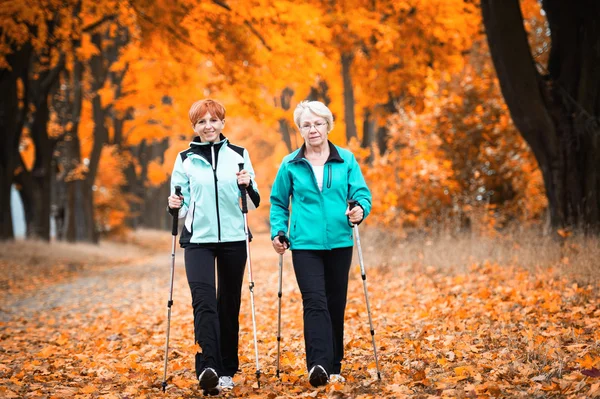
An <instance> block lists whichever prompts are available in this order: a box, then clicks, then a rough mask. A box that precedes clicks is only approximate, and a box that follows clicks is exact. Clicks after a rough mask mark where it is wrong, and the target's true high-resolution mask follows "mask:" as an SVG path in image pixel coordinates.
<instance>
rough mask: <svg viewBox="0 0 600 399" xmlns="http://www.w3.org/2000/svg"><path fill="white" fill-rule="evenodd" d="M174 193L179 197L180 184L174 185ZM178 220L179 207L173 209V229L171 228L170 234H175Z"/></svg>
mask: <svg viewBox="0 0 600 399" xmlns="http://www.w3.org/2000/svg"><path fill="white" fill-rule="evenodd" d="M175 195H177V196H179V197H181V186H175ZM178 222H179V208H177V209H173V229H172V230H171V234H172V235H174V236H176V235H177V227H178Z"/></svg>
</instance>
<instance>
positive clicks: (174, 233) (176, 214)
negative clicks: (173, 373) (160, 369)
mask: <svg viewBox="0 0 600 399" xmlns="http://www.w3.org/2000/svg"><path fill="white" fill-rule="evenodd" d="M175 195H178V196H181V187H180V186H175ZM178 222H179V208H177V209H173V229H172V230H171V235H172V236H173V242H172V243H171V282H170V283H169V301H168V302H167V342H166V343H165V369H164V373H163V382H162V390H163V392H165V390H166V389H167V361H168V359H169V334H170V330H171V306H172V305H173V278H174V277H175V243H176V242H177V223H178Z"/></svg>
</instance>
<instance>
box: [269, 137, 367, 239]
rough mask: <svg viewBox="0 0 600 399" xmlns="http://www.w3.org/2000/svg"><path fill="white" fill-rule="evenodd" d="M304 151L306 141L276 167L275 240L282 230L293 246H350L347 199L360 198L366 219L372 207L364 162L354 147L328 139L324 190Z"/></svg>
mask: <svg viewBox="0 0 600 399" xmlns="http://www.w3.org/2000/svg"><path fill="white" fill-rule="evenodd" d="M304 151H305V146H304V145H303V146H302V147H301V148H300V149H298V150H296V151H294V152H292V153H291V154H289V155H287V156H286V157H285V158H283V162H282V163H281V166H280V167H279V171H278V172H277V177H276V178H275V182H274V183H273V188H272V189H271V215H270V219H271V240H273V238H274V237H275V236H276V235H277V233H278V232H279V231H283V232H286V235H287V236H288V237H289V239H290V243H291V249H292V250H293V249H313V250H323V249H333V248H343V247H351V246H352V245H353V244H354V241H353V235H352V228H351V227H350V225H349V223H348V217H347V216H346V208H347V206H348V205H347V200H349V199H354V200H357V201H358V203H359V205H360V206H361V207H362V208H363V210H364V217H365V218H366V217H367V216H368V215H369V212H370V211H371V192H370V191H369V189H368V188H367V185H366V183H365V179H364V177H363V175H362V173H361V171H360V166H359V165H358V162H356V158H354V155H353V154H352V153H351V152H350V151H348V150H345V149H343V148H340V147H338V146H335V145H333V144H332V143H331V142H329V151H330V153H329V158H328V159H327V161H326V162H325V167H324V169H323V191H320V190H319V187H318V186H317V180H316V179H315V175H314V172H313V169H312V166H311V165H310V163H309V162H308V161H307V160H306V158H305V157H304ZM290 198H291V205H292V211H291V220H290ZM288 226H289V229H288Z"/></svg>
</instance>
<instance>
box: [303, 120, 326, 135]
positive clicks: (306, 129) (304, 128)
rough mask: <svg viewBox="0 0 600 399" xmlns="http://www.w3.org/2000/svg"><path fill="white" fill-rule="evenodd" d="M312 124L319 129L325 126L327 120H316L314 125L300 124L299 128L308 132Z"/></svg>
mask: <svg viewBox="0 0 600 399" xmlns="http://www.w3.org/2000/svg"><path fill="white" fill-rule="evenodd" d="M313 126H314V127H315V129H317V130H321V128H322V127H323V126H327V122H323V121H319V122H316V123H315V124H314V125H309V124H306V125H302V126H300V130H302V131H303V132H310V129H312V127H313Z"/></svg>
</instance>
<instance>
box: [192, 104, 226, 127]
mask: <svg viewBox="0 0 600 399" xmlns="http://www.w3.org/2000/svg"><path fill="white" fill-rule="evenodd" d="M207 112H210V115H211V116H213V117H216V118H219V119H220V120H223V119H225V107H224V106H223V104H221V103H220V102H218V101H215V100H211V99H210V98H207V99H204V100H200V101H196V102H195V103H193V104H192V106H191V107H190V111H189V116H190V122H192V125H195V124H196V122H198V120H199V119H200V118H202V117H203V116H204V115H205V114H206V113H207Z"/></svg>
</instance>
